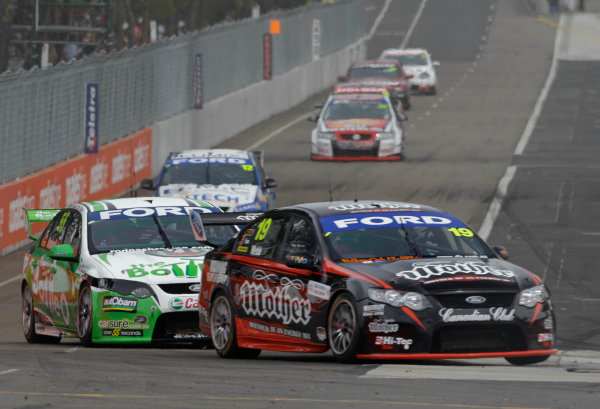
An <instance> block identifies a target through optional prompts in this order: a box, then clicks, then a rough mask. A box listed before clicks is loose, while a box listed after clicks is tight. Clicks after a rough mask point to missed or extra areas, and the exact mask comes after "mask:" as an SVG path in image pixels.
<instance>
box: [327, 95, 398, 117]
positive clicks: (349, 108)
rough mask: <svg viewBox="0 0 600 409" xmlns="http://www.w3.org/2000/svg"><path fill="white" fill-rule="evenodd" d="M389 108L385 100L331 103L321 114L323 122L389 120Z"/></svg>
mask: <svg viewBox="0 0 600 409" xmlns="http://www.w3.org/2000/svg"><path fill="white" fill-rule="evenodd" d="M390 117H391V114H390V108H389V105H388V103H387V102H386V101H385V100H383V99H382V100H373V101H351V100H342V101H331V103H330V104H329V105H328V106H327V107H326V108H325V112H324V113H323V119H324V120H339V119H355V118H372V119H390Z"/></svg>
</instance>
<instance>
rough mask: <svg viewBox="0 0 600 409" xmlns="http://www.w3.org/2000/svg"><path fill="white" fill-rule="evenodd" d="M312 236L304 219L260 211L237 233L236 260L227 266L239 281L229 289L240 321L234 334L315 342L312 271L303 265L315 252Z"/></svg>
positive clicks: (283, 340)
mask: <svg viewBox="0 0 600 409" xmlns="http://www.w3.org/2000/svg"><path fill="white" fill-rule="evenodd" d="M307 226H308V229H306V227H307ZM301 230H303V231H301ZM315 238H316V236H315V235H314V229H312V226H311V225H310V221H308V219H303V218H299V217H298V216H296V215H292V214H275V215H266V216H265V217H263V218H262V219H260V220H258V221H256V222H255V223H254V224H252V225H251V226H250V227H248V228H246V229H244V230H243V231H242V232H241V237H240V238H239V239H238V241H237V242H236V243H235V246H234V257H233V258H234V259H237V262H236V263H235V265H234V266H232V269H231V275H232V276H233V277H236V280H239V281H238V282H237V284H234V285H233V286H232V288H233V291H234V296H235V299H236V300H238V302H239V304H238V309H239V314H240V318H242V321H245V322H244V325H243V326H238V331H239V334H240V335H243V334H244V333H245V334H247V335H249V336H253V337H261V338H267V339H268V340H269V341H270V342H271V343H277V342H282V343H287V344H289V343H292V344H300V343H304V342H307V341H315V340H316V336H315V335H314V334H315V330H314V328H312V325H313V323H312V322H311V319H312V318H313V312H312V304H311V297H310V296H309V281H310V280H311V277H312V278H314V277H313V275H314V274H315V272H314V271H312V270H311V269H307V268H306V267H305V266H304V265H303V261H306V262H309V261H310V260H312V259H313V257H314V255H316V254H317V252H318V244H316V240H315ZM241 253H244V254H248V255H249V257H246V256H242V255H241ZM235 255H240V257H239V258H237V257H235ZM288 260H290V261H289V262H288ZM315 282H316V280H315ZM323 333H324V328H323ZM288 347H289V345H288Z"/></svg>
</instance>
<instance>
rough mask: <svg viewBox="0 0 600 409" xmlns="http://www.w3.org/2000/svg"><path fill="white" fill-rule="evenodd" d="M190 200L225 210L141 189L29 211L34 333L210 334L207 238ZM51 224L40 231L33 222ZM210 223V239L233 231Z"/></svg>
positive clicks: (104, 339) (30, 333)
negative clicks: (206, 329)
mask: <svg viewBox="0 0 600 409" xmlns="http://www.w3.org/2000/svg"><path fill="white" fill-rule="evenodd" d="M191 209H195V210H197V211H199V212H205V213H215V212H222V211H221V210H220V209H219V208H218V207H215V206H214V205H211V204H209V203H206V202H203V201H199V200H192V199H184V198H169V197H137V198H122V199H113V200H102V201H94V202H82V203H77V204H73V205H70V206H68V207H66V208H64V209H62V210H58V209H34V210H27V209H26V210H25V212H26V215H27V222H28V223H27V225H28V227H29V237H30V238H31V239H33V240H35V243H34V244H33V245H32V246H31V248H29V249H28V250H27V252H26V254H25V260H24V263H23V280H22V283H21V293H22V309H23V332H24V335H25V339H26V340H27V341H28V342H31V343H33V342H38V343H58V342H60V340H61V338H63V337H65V338H68V337H78V338H79V339H80V341H81V343H82V344H83V345H91V344H96V343H98V344H113V343H121V344H123V343H124V344H130V343H135V344H138V343H140V344H141V343H150V342H158V341H171V342H173V341H187V342H203V341H208V339H207V338H206V337H205V336H204V335H202V333H201V332H200V330H199V325H198V291H199V289H200V277H201V275H200V272H201V271H202V263H203V260H204V254H205V253H206V252H208V251H209V250H211V249H212V247H204V246H203V245H199V243H198V242H197V241H196V240H195V238H194V233H193V231H192V228H191V225H190V218H189V213H190V211H191ZM38 222H44V223H48V225H47V227H46V228H45V230H44V231H43V233H42V234H41V235H40V236H39V237H36V236H34V235H33V234H32V228H31V227H32V224H34V223H38ZM236 232H237V228H236V227H234V226H211V227H210V230H207V231H206V234H207V236H210V237H211V240H212V243H214V244H218V243H222V242H225V241H226V240H228V239H229V238H231V237H232V236H234V235H235V233H236Z"/></svg>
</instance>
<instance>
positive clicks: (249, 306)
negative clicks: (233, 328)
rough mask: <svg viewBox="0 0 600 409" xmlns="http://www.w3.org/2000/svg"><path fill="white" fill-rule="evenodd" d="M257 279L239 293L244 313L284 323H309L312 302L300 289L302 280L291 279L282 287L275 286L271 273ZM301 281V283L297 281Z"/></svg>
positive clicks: (260, 275) (248, 283) (257, 276)
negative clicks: (272, 282)
mask: <svg viewBox="0 0 600 409" xmlns="http://www.w3.org/2000/svg"><path fill="white" fill-rule="evenodd" d="M256 273H258V274H255V280H261V281H259V282H250V281H245V282H244V284H242V285H241V287H240V290H239V299H240V301H241V307H242V309H243V310H244V312H245V313H246V314H248V315H251V316H256V317H264V318H269V319H276V320H278V321H281V323H283V324H290V323H294V324H298V323H301V324H304V325H306V324H308V322H309V321H310V318H311V315H310V310H311V308H310V301H309V300H307V299H306V298H304V297H303V296H302V295H301V294H300V292H299V288H297V286H298V287H301V288H302V287H303V285H302V282H301V281H300V280H288V281H286V282H285V283H284V282H283V280H282V281H281V285H279V286H276V287H275V286H273V285H272V284H271V281H270V278H271V275H270V274H265V273H263V272H262V271H261V272H258V271H257V272H256ZM296 281H298V282H296Z"/></svg>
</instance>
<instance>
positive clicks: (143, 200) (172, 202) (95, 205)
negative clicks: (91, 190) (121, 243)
mask: <svg viewBox="0 0 600 409" xmlns="http://www.w3.org/2000/svg"><path fill="white" fill-rule="evenodd" d="M164 206H173V207H211V208H215V209H219V208H218V207H217V206H215V205H214V204H212V203H209V202H205V201H202V200H196V199H188V198H185V197H163V196H143V197H123V198H117V199H106V200H96V201H88V202H80V203H75V204H73V205H71V206H68V207H71V208H75V209H78V210H83V211H86V212H99V211H104V210H116V209H131V208H155V207H164ZM219 210H220V209H219Z"/></svg>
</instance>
